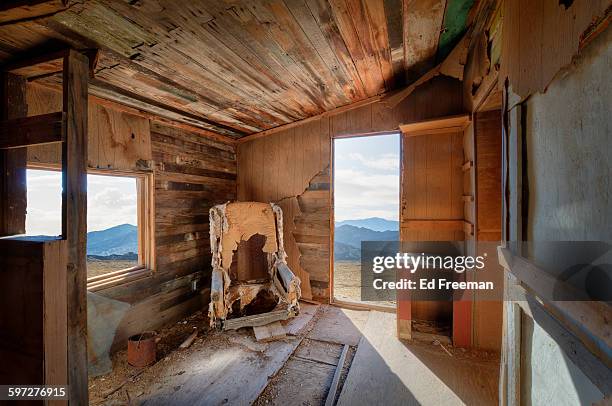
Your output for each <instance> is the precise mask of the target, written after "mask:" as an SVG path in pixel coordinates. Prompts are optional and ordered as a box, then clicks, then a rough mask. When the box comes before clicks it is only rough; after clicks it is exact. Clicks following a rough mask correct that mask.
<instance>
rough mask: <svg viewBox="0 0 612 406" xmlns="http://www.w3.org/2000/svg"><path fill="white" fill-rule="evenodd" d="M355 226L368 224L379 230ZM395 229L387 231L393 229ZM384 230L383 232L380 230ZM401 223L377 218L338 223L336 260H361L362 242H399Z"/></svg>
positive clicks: (335, 234) (335, 249)
mask: <svg viewBox="0 0 612 406" xmlns="http://www.w3.org/2000/svg"><path fill="white" fill-rule="evenodd" d="M353 224H368V225H370V226H372V227H376V228H378V230H374V229H371V228H369V227H364V226H355V225H353ZM393 225H395V228H394V229H393V228H392V229H385V228H386V227H392V226H393ZM381 228H383V229H382V230H380V229H381ZM398 228H399V223H398V222H397V221H391V220H385V219H381V218H377V217H373V218H368V219H360V220H346V221H342V222H338V223H336V228H335V230H334V259H339V260H360V258H361V242H362V241H397V240H399V231H398Z"/></svg>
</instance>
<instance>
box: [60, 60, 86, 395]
mask: <svg viewBox="0 0 612 406" xmlns="http://www.w3.org/2000/svg"><path fill="white" fill-rule="evenodd" d="M88 77H89V65H88V60H87V57H86V56H84V55H83V54H80V53H78V52H76V51H74V50H70V51H68V53H67V54H66V56H65V57H64V71H63V80H62V81H63V87H64V93H63V106H62V111H63V113H64V114H65V115H66V140H65V141H64V142H63V143H62V184H63V188H62V238H63V239H65V240H66V244H67V251H68V256H67V266H66V268H67V270H66V278H67V284H66V291H67V295H68V302H67V306H68V334H67V335H68V371H69V378H68V383H69V390H68V393H69V395H70V399H71V400H72V402H76V403H79V404H85V403H87V402H88V388H87V265H86V255H87V248H86V245H87V80H88Z"/></svg>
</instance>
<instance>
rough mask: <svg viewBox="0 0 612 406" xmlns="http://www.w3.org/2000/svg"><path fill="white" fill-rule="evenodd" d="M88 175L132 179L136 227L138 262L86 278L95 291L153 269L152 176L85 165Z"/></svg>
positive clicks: (32, 165) (30, 166)
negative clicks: (133, 180)
mask: <svg viewBox="0 0 612 406" xmlns="http://www.w3.org/2000/svg"><path fill="white" fill-rule="evenodd" d="M26 169H33V170H44V171H55V172H58V171H59V172H61V168H60V167H58V166H57V165H52V164H48V165H44V164H39V163H28V164H27V166H26ZM87 174H88V175H90V174H91V175H100V176H114V177H124V178H134V179H135V180H136V215H137V223H138V224H137V227H138V265H136V266H133V267H130V268H125V269H120V270H117V271H112V272H109V273H106V274H103V275H98V276H93V277H88V278H87V290H88V291H93V292H95V291H98V290H102V289H107V288H111V287H114V286H118V285H121V284H124V283H128V282H131V281H134V280H137V279H141V278H144V277H147V276H152V275H153V272H155V268H156V264H155V199H154V190H155V179H154V175H153V172H151V171H127V170H117V169H95V168H87Z"/></svg>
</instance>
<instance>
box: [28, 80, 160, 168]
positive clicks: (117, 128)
mask: <svg viewBox="0 0 612 406" xmlns="http://www.w3.org/2000/svg"><path fill="white" fill-rule="evenodd" d="M26 97H27V103H28V115H30V116H32V115H37V114H46V113H53V112H56V111H61V110H62V99H61V97H60V95H59V93H57V92H56V91H54V90H51V89H48V88H45V87H42V86H38V85H29V86H28V89H27V93H26ZM89 106H90V107H89V111H88V118H87V122H88V129H87V133H88V138H89V139H88V144H87V158H88V167H89V168H92V169H107V170H109V169H112V170H127V171H129V170H146V169H149V165H150V161H151V141H150V136H149V120H148V119H147V118H144V117H141V116H138V115H134V114H129V113H126V112H123V111H119V110H115V109H113V108H110V107H107V106H104V105H101V104H98V103H96V102H94V101H93V100H91V98H90V101H89ZM61 159H62V151H61V146H60V145H59V144H48V145H37V146H32V147H28V164H30V165H32V164H37V165H51V166H59V163H60V162H61Z"/></svg>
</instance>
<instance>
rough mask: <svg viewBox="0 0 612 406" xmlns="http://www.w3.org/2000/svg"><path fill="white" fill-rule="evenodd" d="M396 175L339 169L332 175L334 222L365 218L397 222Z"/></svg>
mask: <svg viewBox="0 0 612 406" xmlns="http://www.w3.org/2000/svg"><path fill="white" fill-rule="evenodd" d="M398 212H399V175H398V174H393V175H392V174H384V173H383V174H381V173H376V172H375V171H361V170H356V169H339V170H337V171H336V172H335V174H334V218H335V219H336V221H343V220H349V219H359V218H368V217H382V218H386V219H389V220H397V219H398Z"/></svg>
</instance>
